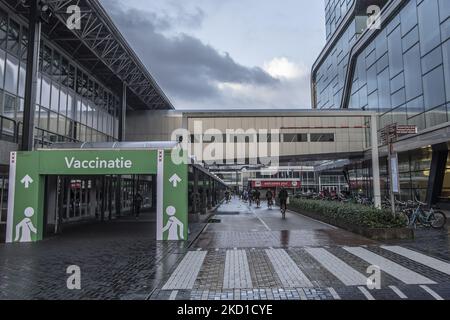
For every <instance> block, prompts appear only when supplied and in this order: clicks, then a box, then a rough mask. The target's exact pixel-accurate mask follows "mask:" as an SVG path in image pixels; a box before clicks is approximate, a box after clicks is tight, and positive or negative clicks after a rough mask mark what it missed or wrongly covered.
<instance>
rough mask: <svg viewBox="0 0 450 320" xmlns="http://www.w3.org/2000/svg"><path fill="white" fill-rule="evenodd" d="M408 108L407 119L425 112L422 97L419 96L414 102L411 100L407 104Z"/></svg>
mask: <svg viewBox="0 0 450 320" xmlns="http://www.w3.org/2000/svg"><path fill="white" fill-rule="evenodd" d="M407 108H408V117H409V118H411V117H415V116H416V115H418V114H419V113H422V112H424V111H425V108H424V105H423V96H420V97H418V98H416V99H414V100H411V101H409V102H408V103H407Z"/></svg>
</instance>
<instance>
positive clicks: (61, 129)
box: [58, 115, 67, 136]
mask: <svg viewBox="0 0 450 320" xmlns="http://www.w3.org/2000/svg"><path fill="white" fill-rule="evenodd" d="M58 134H60V135H62V136H66V135H67V132H66V117H64V116H62V115H59V117H58Z"/></svg>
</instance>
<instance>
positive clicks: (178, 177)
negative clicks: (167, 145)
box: [160, 150, 188, 241]
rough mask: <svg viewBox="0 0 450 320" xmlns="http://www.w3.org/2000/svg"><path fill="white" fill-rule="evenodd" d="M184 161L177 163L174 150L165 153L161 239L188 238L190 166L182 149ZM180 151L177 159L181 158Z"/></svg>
mask: <svg viewBox="0 0 450 320" xmlns="http://www.w3.org/2000/svg"><path fill="white" fill-rule="evenodd" d="M180 153H181V157H182V158H183V160H182V163H180V164H177V163H175V161H174V159H173V158H172V151H170V150H167V151H166V152H165V154H164V160H163V161H164V169H163V170H164V174H163V176H164V178H163V179H164V183H163V185H164V187H163V203H164V205H163V218H162V219H161V221H162V226H161V227H162V236H161V239H160V240H171V241H173V240H187V238H188V207H187V203H188V166H187V165H186V164H185V163H186V162H187V154H186V152H184V153H183V151H181V150H180ZM180 153H179V154H177V159H176V160H178V161H179V160H180V158H179V157H180Z"/></svg>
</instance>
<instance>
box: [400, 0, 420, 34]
mask: <svg viewBox="0 0 450 320" xmlns="http://www.w3.org/2000/svg"><path fill="white" fill-rule="evenodd" d="M400 19H401V22H402V24H401V28H402V35H405V34H407V33H408V32H409V31H410V30H411V29H412V28H414V27H415V26H416V25H417V6H416V2H415V1H409V2H408V3H407V4H406V5H405V7H404V8H403V10H402V11H401V13H400Z"/></svg>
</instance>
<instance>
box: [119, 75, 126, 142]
mask: <svg viewBox="0 0 450 320" xmlns="http://www.w3.org/2000/svg"><path fill="white" fill-rule="evenodd" d="M126 116H127V84H126V83H125V82H124V83H123V86H122V101H121V105H120V112H119V141H120V142H122V141H124V140H125V121H126Z"/></svg>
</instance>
